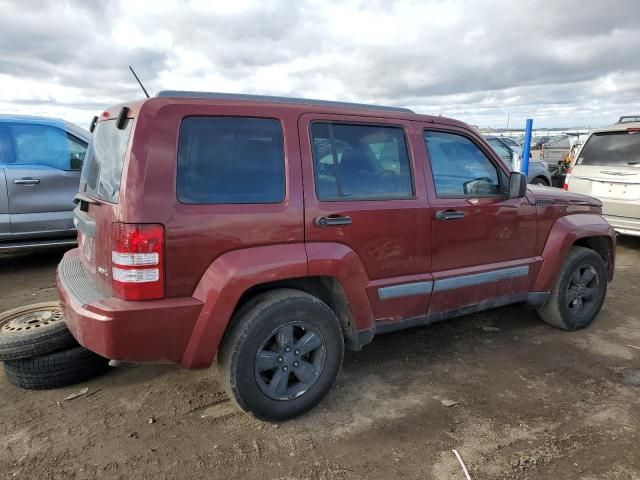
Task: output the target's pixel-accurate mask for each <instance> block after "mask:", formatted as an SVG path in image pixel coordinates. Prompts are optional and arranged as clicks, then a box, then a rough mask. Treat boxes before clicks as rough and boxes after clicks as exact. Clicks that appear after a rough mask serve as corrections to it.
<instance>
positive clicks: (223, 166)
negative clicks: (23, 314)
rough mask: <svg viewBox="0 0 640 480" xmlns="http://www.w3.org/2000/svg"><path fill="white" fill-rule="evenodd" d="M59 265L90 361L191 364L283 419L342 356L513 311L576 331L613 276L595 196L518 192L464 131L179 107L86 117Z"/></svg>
mask: <svg viewBox="0 0 640 480" xmlns="http://www.w3.org/2000/svg"><path fill="white" fill-rule="evenodd" d="M76 200H77V201H78V206H77V208H76V210H75V220H76V224H77V227H78V232H79V233H78V243H79V247H78V248H77V249H74V250H71V251H70V252H68V253H67V255H66V256H65V257H64V259H63V260H62V262H61V263H60V266H59V267H58V288H59V291H60V298H61V300H62V302H63V304H64V308H65V312H66V321H67V323H68V326H69V328H70V330H71V332H72V333H73V335H74V336H75V337H76V338H77V340H78V341H79V342H80V343H81V344H82V345H84V346H85V347H87V348H89V349H91V350H93V351H95V352H97V353H99V354H100V355H103V356H105V357H108V358H112V359H118V360H129V361H137V362H162V361H166V362H175V363H179V364H181V365H183V366H184V367H186V368H198V367H207V366H209V365H210V364H211V363H212V362H213V360H214V358H215V357H216V355H217V357H218V363H219V365H220V367H221V374H222V377H223V379H224V380H225V384H226V387H227V390H228V393H229V396H230V397H231V398H232V399H234V400H235V401H236V402H237V404H238V405H239V406H240V408H242V409H243V410H245V411H247V412H251V413H252V414H254V415H255V416H257V417H260V418H263V419H269V420H281V419H286V418H290V417H294V416H296V415H299V414H301V413H303V412H305V411H307V410H309V409H310V408H312V407H313V406H314V405H316V404H317V403H318V402H319V401H320V400H321V399H322V398H323V396H324V395H325V394H326V393H327V391H328V390H329V389H330V387H331V385H332V384H333V382H334V380H335V379H336V376H337V375H338V372H339V370H340V366H341V363H342V358H343V352H344V348H345V346H346V347H347V348H349V349H352V350H359V349H361V348H362V347H363V346H364V345H366V344H367V343H369V342H371V340H372V339H373V337H374V335H376V334H379V333H384V332H389V331H392V330H397V329H401V328H407V327H412V326H416V325H425V324H428V323H431V322H435V321H439V320H444V319H446V318H450V317H454V316H459V315H463V314H468V313H472V312H477V311H479V310H484V309H488V308H493V307H498V306H501V305H506V304H510V303H516V302H525V303H528V304H530V305H534V306H537V307H538V308H539V312H540V315H541V317H542V319H543V320H545V321H546V322H548V323H550V324H552V325H554V326H556V327H560V328H564V329H567V330H573V329H578V328H582V327H585V326H587V325H588V324H589V323H591V321H592V320H593V319H594V318H595V317H596V315H597V314H598V312H599V310H600V307H601V306H602V303H603V301H604V297H605V293H606V289H607V282H608V281H609V280H610V279H611V278H612V276H613V267H614V251H615V237H614V233H613V230H612V228H611V227H610V226H609V225H608V224H607V222H606V221H605V220H603V219H602V217H601V216H600V213H601V204H600V202H598V201H597V200H595V199H593V198H590V197H585V196H582V195H576V194H571V193H568V192H564V191H562V190H558V189H553V188H547V187H537V186H527V185H526V182H525V178H524V177H523V176H522V175H521V174H519V173H510V172H509V171H508V170H507V169H505V166H504V163H503V162H501V161H500V159H499V158H498V157H496V154H495V153H494V151H493V150H492V149H491V147H490V146H489V145H487V144H486V143H485V141H484V140H483V139H482V138H481V137H480V136H479V135H478V134H477V133H476V132H475V131H474V130H473V129H471V128H470V127H468V126H467V125H465V124H464V123H461V122H458V121H455V120H450V119H447V118H442V117H430V116H425V115H417V114H415V113H413V112H411V111H409V110H406V109H398V108H388V107H377V106H371V105H358V104H346V103H337V102H322V101H309V100H300V99H288V98H275V97H257V96H246V95H226V94H210V93H196V92H162V93H160V94H158V96H157V97H154V98H151V99H148V100H145V101H141V102H132V103H128V104H126V105H119V106H116V107H113V108H111V109H109V110H107V111H105V112H103V113H102V114H101V116H100V118H99V119H98V121H97V124H96V125H95V131H94V132H93V142H92V145H91V146H90V149H89V152H88V156H87V160H86V161H85V165H84V170H83V175H82V181H81V185H80V192H79V193H78V195H77V197H76Z"/></svg>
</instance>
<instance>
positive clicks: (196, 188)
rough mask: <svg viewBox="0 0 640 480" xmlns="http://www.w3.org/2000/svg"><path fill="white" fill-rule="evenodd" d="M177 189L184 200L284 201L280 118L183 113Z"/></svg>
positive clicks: (210, 201) (208, 202)
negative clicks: (207, 115) (190, 114)
mask: <svg viewBox="0 0 640 480" xmlns="http://www.w3.org/2000/svg"><path fill="white" fill-rule="evenodd" d="M177 194H178V200H180V201H181V202H182V203H197V204H220V203H226V204H233V203H280V202H282V201H283V200H284V196H285V178H284V146H283V136H282V126H281V125H280V122H278V121H277V120H272V119H262V118H241V117H189V118H186V119H184V120H183V121H182V124H181V126H180V140H179V142H178V178H177Z"/></svg>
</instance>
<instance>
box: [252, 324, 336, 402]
mask: <svg viewBox="0 0 640 480" xmlns="http://www.w3.org/2000/svg"><path fill="white" fill-rule="evenodd" d="M326 357H327V348H326V342H325V339H324V337H323V336H322V334H321V333H320V331H319V330H318V329H317V328H316V327H314V326H313V325H311V324H310V323H308V322H304V321H293V322H288V323H285V324H284V325H281V326H279V327H278V328H276V329H274V330H273V331H272V332H271V333H270V334H269V335H268V336H267V338H266V339H265V341H264V342H262V345H261V346H260V348H259V349H258V353H257V354H256V358H255V366H254V377H255V380H256V383H257V385H258V388H260V391H262V393H264V394H265V395H266V396H267V397H269V398H271V399H273V400H292V399H294V398H297V397H299V396H301V395H304V394H305V393H306V392H308V391H309V390H310V389H311V388H312V387H313V386H314V385H315V384H316V382H317V381H318V379H319V378H320V376H321V375H322V372H323V370H324V365H325V360H326Z"/></svg>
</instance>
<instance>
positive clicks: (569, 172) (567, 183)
mask: <svg viewBox="0 0 640 480" xmlns="http://www.w3.org/2000/svg"><path fill="white" fill-rule="evenodd" d="M571 170H572V169H571V168H569V169H567V175H566V176H565V177H564V184H563V185H562V189H563V190H569V177H570V176H571Z"/></svg>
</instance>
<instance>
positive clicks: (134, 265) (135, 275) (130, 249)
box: [111, 223, 164, 300]
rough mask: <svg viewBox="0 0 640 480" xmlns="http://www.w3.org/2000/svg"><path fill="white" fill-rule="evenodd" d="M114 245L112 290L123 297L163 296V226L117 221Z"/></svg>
mask: <svg viewBox="0 0 640 480" xmlns="http://www.w3.org/2000/svg"><path fill="white" fill-rule="evenodd" d="M111 244H112V246H113V251H112V252H111V276H112V285H113V293H114V294H115V295H116V296H117V297H119V298H122V299H124V300H154V299H158V298H164V227H163V226H162V225H157V224H153V225H152V224H133V223H114V224H113V227H112V231H111Z"/></svg>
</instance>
